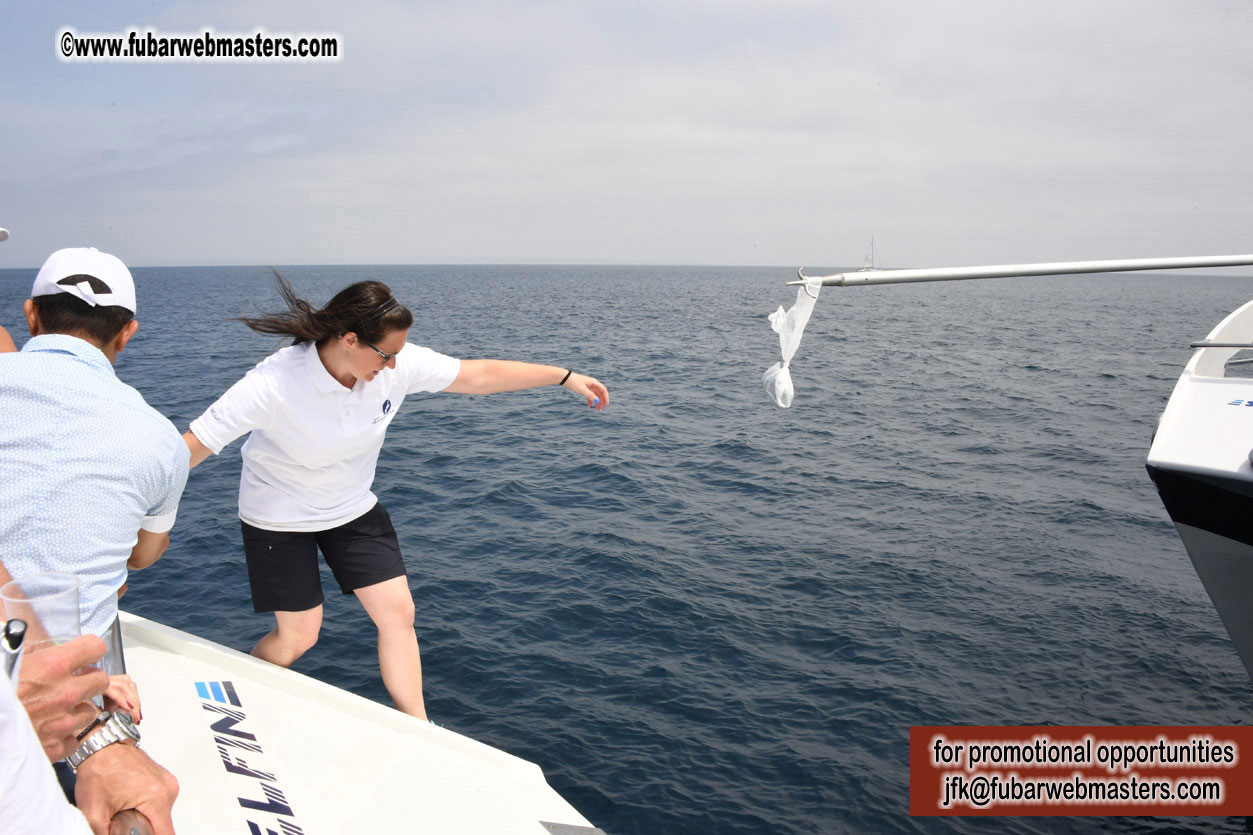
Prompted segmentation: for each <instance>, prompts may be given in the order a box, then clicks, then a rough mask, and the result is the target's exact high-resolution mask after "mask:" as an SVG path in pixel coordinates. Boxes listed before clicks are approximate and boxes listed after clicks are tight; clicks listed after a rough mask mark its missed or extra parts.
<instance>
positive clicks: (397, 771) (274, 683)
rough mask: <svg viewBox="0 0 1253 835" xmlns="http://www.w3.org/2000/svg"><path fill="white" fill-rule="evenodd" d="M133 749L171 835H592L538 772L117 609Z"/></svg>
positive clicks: (456, 737)
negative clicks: (159, 788)
mask: <svg viewBox="0 0 1253 835" xmlns="http://www.w3.org/2000/svg"><path fill="white" fill-rule="evenodd" d="M121 620H122V635H123V642H124V645H125V648H126V663H127V669H128V672H129V673H130V675H131V676H132V677H133V678H134V679H135V680H136V682H137V683H138V684H139V687H140V697H141V699H142V701H143V718H144V721H143V724H142V725H141V726H140V730H141V731H142V733H143V747H144V748H145V749H146V750H147V751H148V752H149V753H150V754H151V755H152V757H153V758H154V759H155V760H157V761H158V762H160V763H161V764H162V765H163V766H165V767H166V768H168V769H169V770H170V771H171V772H172V773H173V774H174V775H175V776H176V777H177V778H178V780H179V784H180V787H181V788H180V794H179V799H178V802H177V803H176V804H175V807H174V824H175V829H176V830H177V831H178V832H179V833H180V835H196V834H197V833H204V834H205V835H209V833H212V835H221V833H230V832H239V833H252V835H267V833H274V835H302V834H307V835H314V833H328V835H329V834H332V833H333V834H334V835H339V833H350V832H351V833H358V832H385V833H409V832H415V833H416V832H439V833H465V835H471V833H474V835H504V834H505V833H518V834H519V835H551V833H554V832H567V833H576V832H583V833H592V832H598V831H599V830H596V829H593V828H592V827H591V825H590V824H589V823H588V822H587V820H586V819H585V818H584V817H583V816H582V815H580V814H579V813H578V812H577V811H576V810H575V809H574V807H572V806H571V805H570V804H569V803H567V802H566V801H565V800H564V799H563V798H562V797H561V796H560V795H558V794H557V793H556V792H555V791H553V789H552V788H551V787H549V785H548V784H547V783H546V782H545V780H544V775H543V773H542V772H541V771H540V769H539V767H538V766H536V765H535V764H533V763H530V762H527V761H525V760H522V759H519V758H517V757H514V756H511V755H509V754H506V753H505V752H503V751H499V750H497V749H495V748H492V747H490V746H487V745H484V744H482V743H479V742H475V741H474V740H471V739H468V738H466V737H464V736H461V735H459V734H456V733H453V732H452V731H448V730H444V729H442V728H438V727H436V726H435V725H432V724H430V723H428V722H422V721H420V720H417V719H414V718H413V717H410V716H407V715H405V714H403V713H400V712H399V711H396V710H393V709H392V708H389V707H385V706H383V705H380V704H377V703H375V702H372V701H370V700H368V699H364V698H362V697H360V696H356V695H353V694H351V693H348V692H346V691H344V690H340V689H338V688H335V687H332V686H330V685H327V684H324V683H322V682H319V681H316V680H314V679H311V678H309V677H307V676H304V675H301V674H299V673H295V672H292V671H291V670H287V669H283V668H281V667H276V666H274V665H273V664H269V663H267V662H264V661H260V660H258V659H255V658H252V657H250V656H248V655H244V654H243V653H239V652H236V651H234V650H231V649H228V648H226V647H223V646H221V645H218V644H214V643H212V642H210V641H206V640H204V639H201V638H197V637H196V636H193V635H190V634H188V633H185V632H180V631H178V630H175V629H171V628H169V627H166V626H162V625H160V624H157V623H154V622H152V621H148V620H145V619H143V618H140V617H137V616H135V615H130V614H126V613H122V615H121Z"/></svg>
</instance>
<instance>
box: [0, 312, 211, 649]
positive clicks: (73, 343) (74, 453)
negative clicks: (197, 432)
mask: <svg viewBox="0 0 1253 835" xmlns="http://www.w3.org/2000/svg"><path fill="white" fill-rule="evenodd" d="M187 458H188V453H187V445H186V444H185V443H184V442H183V439H182V436H180V435H179V433H178V430H177V429H175V428H174V424H172V423H170V421H169V420H167V419H166V418H165V417H163V416H162V415H161V414H160V413H159V412H157V411H156V410H155V409H153V408H152V407H151V406H149V405H148V404H147V403H146V402H144V399H143V397H142V396H141V395H140V394H139V392H137V391H135V389H133V388H131V387H130V386H128V385H126V384H125V383H123V382H122V381H121V380H119V379H118V378H117V376H116V375H115V374H114V373H113V366H112V364H110V362H109V360H108V358H107V357H105V355H104V354H103V353H102V352H101V351H100V349H98V348H96V347H95V346H93V345H91V344H90V343H88V342H85V341H83V340H81V339H78V338H76V337H72V336H64V335H61V334H47V335H44V336H36V337H33V338H32V339H30V340H29V341H28V342H27V343H26V345H25V346H24V347H23V348H22V350H21V352H20V353H8V354H0V561H3V562H4V565H5V567H6V568H7V569H8V571H9V574H10V575H12V576H13V577H14V578H15V579H17V578H21V577H23V576H24V575H27V574H34V573H37V572H40V571H68V572H71V573H73V574H77V575H78V578H79V603H80V606H81V609H82V631H83V632H84V633H88V632H94V633H95V634H97V635H99V634H102V633H103V632H105V631H106V630H107V629H108V628H109V627H110V626H111V625H112V623H113V619H114V617H115V616H116V614H117V590H118V589H119V588H121V586H122V584H123V583H125V582H126V560H127V559H128V558H129V557H130V553H131V549H132V548H134V547H135V542H136V539H137V535H138V531H139V527H140V523H141V522H142V521H143V519H144V517H145V516H166V515H169V514H172V513H174V512H175V511H176V510H177V508H178V500H179V497H180V496H181V495H182V493H183V486H184V485H185V484H186V483H187ZM150 527H153V526H150ZM156 527H157V529H160V527H159V526H156Z"/></svg>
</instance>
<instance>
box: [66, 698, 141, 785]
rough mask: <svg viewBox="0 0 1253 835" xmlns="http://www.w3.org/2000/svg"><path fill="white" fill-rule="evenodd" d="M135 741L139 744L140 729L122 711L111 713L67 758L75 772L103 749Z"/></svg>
mask: <svg viewBox="0 0 1253 835" xmlns="http://www.w3.org/2000/svg"><path fill="white" fill-rule="evenodd" d="M127 739H133V740H134V741H135V743H136V744H138V743H139V729H138V728H136V727H135V723H134V722H132V721H131V718H130V716H128V715H127V714H125V713H122V712H120V711H109V718H108V719H105V720H104V722H102V723H101V724H100V728H99V729H98V730H97V731H96V732H95V733H93V734H92V735H91V736H89V737H88V738H87V739H86V740H84V741H83V742H82V743H81V744H80V745H79V746H78V748H77V749H75V751H74V753H73V754H70V755H69V756H68V757H66V760H67V761H68V762H69V764H70V768H72V769H74V770H75V771H77V770H78V767H79V766H80V765H82V764H83V761H84V760H86V759H87V758H88V757H90V756H91V755H92V754H94V753H96V752H97V751H99V750H100V749H102V748H106V747H108V746H109V745H112V744H113V743H115V742H122V741H123V740H127Z"/></svg>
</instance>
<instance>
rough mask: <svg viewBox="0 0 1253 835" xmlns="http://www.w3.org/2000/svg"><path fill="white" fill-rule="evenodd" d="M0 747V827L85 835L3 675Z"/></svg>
mask: <svg viewBox="0 0 1253 835" xmlns="http://www.w3.org/2000/svg"><path fill="white" fill-rule="evenodd" d="M0 678H4V677H3V676H0ZM0 752H3V756H0V832H3V833H5V835H47V833H50V832H55V833H57V835H61V833H67V835H91V828H90V827H88V826H87V821H86V820H85V819H84V818H83V815H82V813H81V812H79V811H78V810H77V809H75V808H74V807H73V806H71V805H70V804H69V803H67V802H66V800H65V794H64V793H63V792H62V791H61V786H60V784H59V783H57V777H56V774H54V773H53V771H52V763H50V762H48V758H47V757H46V756H45V755H44V751H43V747H42V746H40V744H39V737H37V736H35V729H34V728H32V727H31V724H30V718H29V717H28V716H27V715H26V711H25V710H23V709H22V703H21V702H19V701H18V700H17V696H15V695H13V688H12V687H10V686H9V682H8V681H7V680H4V681H0Z"/></svg>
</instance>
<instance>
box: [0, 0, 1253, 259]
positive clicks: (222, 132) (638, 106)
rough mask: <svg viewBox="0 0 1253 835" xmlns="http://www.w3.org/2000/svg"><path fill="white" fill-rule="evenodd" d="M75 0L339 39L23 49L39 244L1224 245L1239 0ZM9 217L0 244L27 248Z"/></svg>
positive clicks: (666, 248) (538, 248)
mask: <svg viewBox="0 0 1253 835" xmlns="http://www.w3.org/2000/svg"><path fill="white" fill-rule="evenodd" d="M132 11H133V10H132ZM29 14H34V13H29ZM100 14H101V13H100V12H99V11H98V10H97V12H96V15H97V18H96V19H95V20H94V21H93V25H94V26H95V28H96V29H101V28H104V29H107V28H109V27H110V26H112V27H113V28H115V29H121V28H124V27H126V26H128V25H141V26H142V25H152V26H156V27H158V28H160V29H162V30H164V31H195V30H197V29H198V28H201V27H204V26H212V27H214V28H215V29H217V30H218V31H247V30H251V29H253V28H255V27H258V26H264V27H266V28H268V29H270V30H271V31H289V32H299V31H329V32H338V33H340V34H341V35H342V37H343V42H344V59H343V60H342V61H341V62H339V63H337V64H329V65H312V64H299V65H276V64H230V65H172V64H165V65H125V66H122V67H115V66H109V65H85V66H73V67H66V66H64V65H59V64H55V65H54V66H52V68H51V69H50V70H49V68H48V66H47V65H48V62H47V61H43V60H37V59H36V58H32V57H31V56H30V55H29V54H28V53H24V55H25V57H23V58H21V59H15V60H20V61H21V63H20V65H19V66H17V67H16V68H15V70H14V72H15V73H16V76H15V77H16V79H17V86H18V87H19V88H20V89H21V90H22V91H23V92H22V93H21V94H20V95H19V96H18V97H17V99H16V102H15V107H13V108H10V109H11V111H12V112H13V113H15V114H16V119H14V120H13V121H14V122H15V124H16V126H17V127H16V129H15V130H14V131H13V132H12V133H11V134H10V135H9V136H8V137H7V138H5V139H3V140H0V141H3V142H5V143H6V145H7V146H8V151H9V158H10V160H12V164H11V165H10V167H9V169H8V171H6V172H5V173H4V174H0V189H3V193H4V194H8V195H12V196H13V197H14V198H15V199H16V201H18V202H19V205H20V208H19V209H18V210H17V215H18V217H19V218H20V219H21V220H22V222H23V225H24V226H25V228H27V229H38V230H39V232H38V233H36V234H28V233H24V234H23V236H21V237H22V239H23V240H24V241H28V242H36V241H37V243H38V245H39V246H40V247H45V248H46V247H48V246H49V245H54V246H55V245H61V244H60V242H61V240H62V239H63V238H64V237H66V236H76V239H77V240H83V239H84V237H85V238H92V237H93V236H95V237H106V238H107V237H110V236H112V237H114V238H116V239H117V240H118V241H119V242H120V243H122V244H124V245H125V246H126V247H127V249H128V250H129V251H131V252H133V253H135V257H137V258H138V261H139V263H202V262H213V263H218V262H245V263H246V262H260V263H277V262H289V263H290V262H309V261H312V262H318V261H327V260H330V261H336V262H344V261H347V262H406V261H419V262H421V261H447V260H457V261H464V260H469V261H475V260H481V261H502V260H503V261H509V260H525V261H536V260H539V261H542V260H561V261H571V260H576V261H577V260H590V261H606V260H608V261H630V262H640V261H653V262H680V263H683V262H704V263H785V264H786V263H802V262H805V263H831V262H833V261H834V262H838V261H839V260H841V259H844V260H847V261H849V262H855V261H858V260H859V259H860V255H861V252H862V250H863V248H864V244H865V240H866V239H868V238H869V236H870V235H871V234H877V235H878V239H879V242H880V246H881V248H882V249H883V250H884V252H885V253H892V252H895V253H896V256H897V261H896V263H897V265H905V264H918V263H956V262H962V261H965V262H971V261H973V262H979V261H982V262H993V261H1011V260H1034V259H1044V260H1057V259H1062V258H1069V257H1121V256H1127V255H1136V254H1146V255H1154V254H1191V253H1194V252H1202V251H1205V250H1211V249H1212V250H1215V251H1236V250H1240V249H1245V248H1247V243H1245V242H1244V240H1243V237H1244V236H1243V229H1244V227H1245V225H1246V224H1247V221H1248V216H1247V209H1245V208H1244V206H1245V202H1246V201H1245V197H1244V194H1243V191H1244V183H1247V182H1248V180H1249V175H1250V174H1253V171H1251V170H1250V168H1251V167H1253V163H1250V162H1249V161H1248V158H1247V154H1246V152H1245V150H1244V147H1243V145H1244V143H1245V137H1247V136H1249V135H1251V133H1253V132H1251V130H1250V129H1251V128H1253V124H1250V121H1251V120H1253V115H1251V114H1253V108H1250V107H1249V106H1248V105H1249V95H1250V94H1249V88H1248V85H1247V82H1246V79H1247V78H1249V77H1250V71H1251V70H1253V57H1250V53H1249V51H1248V50H1247V49H1246V48H1245V44H1246V42H1247V40H1248V35H1249V33H1250V27H1251V26H1253V23H1251V22H1250V20H1249V15H1248V14H1247V13H1245V12H1243V11H1236V12H1233V11H1230V10H1226V9H1224V8H1222V7H1220V6H1217V5H1207V4H1200V5H1198V4H1191V5H1188V6H1186V7H1184V6H1179V5H1177V4H1168V3H1161V2H1150V3H1143V2H1138V3H1129V2H1111V3H1102V4H1090V3H1088V4H1082V3H1078V2H1071V0H1066V2H1058V3H1049V4H1044V3H1026V4H1005V3H992V2H966V3H957V4H942V5H941V4H926V3H899V4H883V3H871V2H852V3H842V4H840V5H839V6H838V7H836V6H833V5H831V4H828V3H817V2H814V3H810V2H771V3H765V2H754V1H752V0H739V1H738V2H720V3H712V2H709V3H707V2H693V0H675V2H671V3H664V4H663V3H657V2H646V3H637V4H631V5H629V6H627V5H621V4H586V3H573V2H545V3H533V4H528V5H522V4H515V3H500V2H491V1H490V0H472V2H467V3H460V4H452V3H420V4H410V3H399V2H394V3H393V2H382V3H372V2H370V3H367V2H362V3H358V4H356V5H355V6H353V7H352V9H351V13H349V11H348V10H346V9H345V8H344V7H343V6H342V4H332V3H316V2H315V3H296V2H278V3H272V4H266V6H264V7H257V6H256V5H255V4H252V3H244V2H233V3H232V2H228V3H218V4H207V3H203V2H184V3H179V4H174V5H170V6H166V7H163V8H160V9H158V10H157V11H156V12H153V13H151V16H150V17H147V18H143V17H141V18H135V17H130V18H126V19H125V20H123V19H121V18H118V20H117V22H116V23H109V22H107V21H106V22H104V23H102V22H101V20H100V19H99V17H100ZM61 23H65V22H64V21H62V22H61ZM79 28H80V29H85V28H86V27H85V26H79ZM48 40H49V42H51V36H49V37H48ZM0 46H3V44H0ZM48 51H49V57H50V53H51V45H49V47H48ZM50 124H55V125H57V126H58V128H59V129H58V130H53V131H49V130H47V126H48V125H50ZM76 125H77V126H80V127H79V128H78V129H77V130H76V129H75V126H76ZM81 126H87V127H85V128H84V127H81ZM67 207H68V208H67ZM8 225H10V226H13V227H14V228H15V236H14V241H11V242H10V243H9V244H6V250H5V252H4V255H5V256H6V257H8V256H10V255H14V256H16V255H18V254H19V253H22V255H21V257H23V258H25V259H28V260H29V262H31V263H37V262H38V260H40V259H41V258H42V254H37V253H31V252H29V251H28V250H25V249H23V248H22V247H25V246H27V244H26V243H21V244H19V242H18V241H19V235H18V234H16V231H17V230H16V227H17V226H18V224H17V222H16V221H10V222H9V224H8ZM206 230H213V234H209V235H206V234H205V232H206ZM31 245H34V243H32V244H31Z"/></svg>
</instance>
